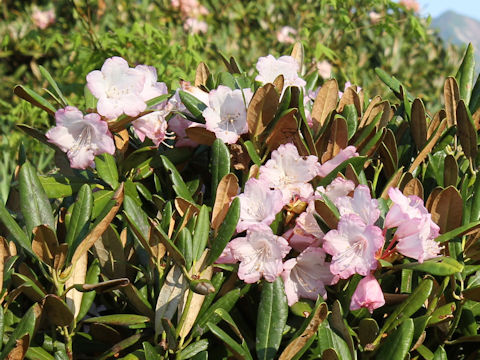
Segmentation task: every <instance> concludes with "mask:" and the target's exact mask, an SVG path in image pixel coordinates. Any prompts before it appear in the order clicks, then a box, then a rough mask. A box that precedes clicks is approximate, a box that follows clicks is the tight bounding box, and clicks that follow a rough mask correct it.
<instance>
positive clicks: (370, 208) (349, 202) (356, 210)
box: [335, 185, 380, 225]
mask: <svg viewBox="0 0 480 360" xmlns="http://www.w3.org/2000/svg"><path fill="white" fill-rule="evenodd" d="M335 205H336V206H337V208H338V211H339V213H340V216H344V215H347V214H356V215H358V216H359V217H360V218H361V219H362V220H363V222H364V223H365V224H366V225H373V224H375V221H377V219H378V217H379V216H380V210H379V209H378V202H377V200H376V199H372V197H371V195H370V189H369V188H368V186H366V185H358V186H357V188H356V189H355V191H354V193H353V197H350V196H343V197H340V198H338V199H336V201H335Z"/></svg>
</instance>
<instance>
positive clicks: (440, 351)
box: [433, 345, 448, 360]
mask: <svg viewBox="0 0 480 360" xmlns="http://www.w3.org/2000/svg"><path fill="white" fill-rule="evenodd" d="M433 360H448V356H447V352H446V351H445V349H444V348H443V346H442V345H440V346H439V347H438V348H437V350H436V351H435V353H434V354H433Z"/></svg>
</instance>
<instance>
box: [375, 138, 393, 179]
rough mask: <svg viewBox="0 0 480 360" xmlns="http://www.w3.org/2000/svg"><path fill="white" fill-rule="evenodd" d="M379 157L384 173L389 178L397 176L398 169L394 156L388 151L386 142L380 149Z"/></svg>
mask: <svg viewBox="0 0 480 360" xmlns="http://www.w3.org/2000/svg"><path fill="white" fill-rule="evenodd" d="M378 155H379V156H380V161H381V162H382V164H383V171H384V172H385V176H386V177H387V178H389V177H390V176H393V174H395V171H396V170H397V167H396V165H395V163H394V161H393V159H392V154H390V151H388V149H387V147H386V146H385V142H384V141H383V142H382V143H381V144H380V146H379V148H378Z"/></svg>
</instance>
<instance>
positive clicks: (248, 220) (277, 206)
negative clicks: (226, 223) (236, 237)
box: [237, 178, 283, 232]
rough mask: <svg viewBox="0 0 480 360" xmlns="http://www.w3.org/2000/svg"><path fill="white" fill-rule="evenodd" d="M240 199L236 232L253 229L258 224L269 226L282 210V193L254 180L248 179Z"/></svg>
mask: <svg viewBox="0 0 480 360" xmlns="http://www.w3.org/2000/svg"><path fill="white" fill-rule="evenodd" d="M238 198H239V199H240V221H239V222H238V224H237V232H242V231H245V230H247V229H253V228H254V227H256V226H258V225H259V224H262V225H267V226H268V225H270V224H271V223H272V222H273V220H274V219H275V215H277V213H278V212H279V211H280V210H282V207H283V202H282V192H281V191H280V190H271V189H270V187H269V186H268V184H266V183H265V182H263V181H261V180H257V179H255V178H250V179H249V180H248V181H247V182H246V184H245V190H244V192H243V194H240V195H239V196H238Z"/></svg>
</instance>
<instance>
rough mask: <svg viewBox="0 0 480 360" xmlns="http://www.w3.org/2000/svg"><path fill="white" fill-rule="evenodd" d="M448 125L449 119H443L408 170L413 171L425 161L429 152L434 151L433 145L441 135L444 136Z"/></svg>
mask: <svg viewBox="0 0 480 360" xmlns="http://www.w3.org/2000/svg"><path fill="white" fill-rule="evenodd" d="M446 127H447V120H446V119H443V120H442V121H441V122H440V125H439V126H438V128H437V129H436V131H435V133H434V134H433V135H432V136H431V137H430V138H429V139H428V142H427V144H426V145H425V147H424V148H423V149H422V151H420V153H419V154H418V155H417V157H416V158H415V160H414V161H413V163H412V165H410V168H409V169H408V172H410V173H413V171H414V170H415V169H416V168H417V167H418V166H419V165H420V164H421V163H422V162H423V160H425V158H426V157H427V156H428V154H430V152H431V151H432V149H433V147H434V146H435V144H436V143H437V141H438V139H439V138H440V136H442V133H443V131H444V130H445V128H446Z"/></svg>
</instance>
